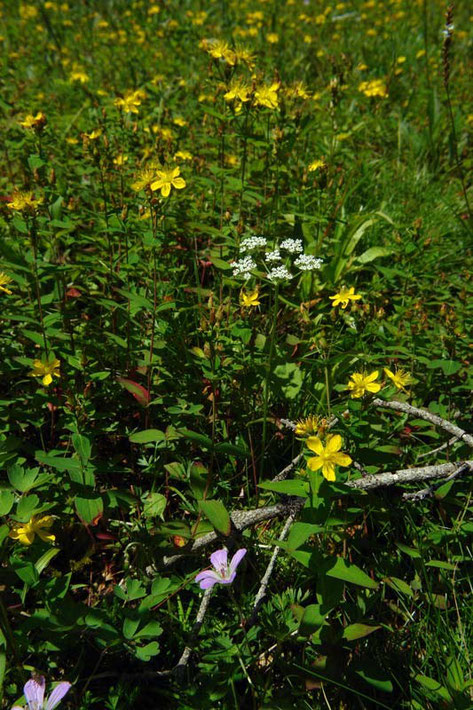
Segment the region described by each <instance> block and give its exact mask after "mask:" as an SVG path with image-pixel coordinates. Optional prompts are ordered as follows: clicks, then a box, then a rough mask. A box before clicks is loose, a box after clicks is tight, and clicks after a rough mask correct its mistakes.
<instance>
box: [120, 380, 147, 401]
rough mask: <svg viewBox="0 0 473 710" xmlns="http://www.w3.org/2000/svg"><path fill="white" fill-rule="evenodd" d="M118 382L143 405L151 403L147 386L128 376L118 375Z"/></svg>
mask: <svg viewBox="0 0 473 710" xmlns="http://www.w3.org/2000/svg"><path fill="white" fill-rule="evenodd" d="M117 382H119V383H120V384H121V385H122V387H124V388H125V389H126V390H127V391H128V392H130V393H131V394H132V395H133V397H134V398H135V399H136V400H137V401H138V402H139V403H140V404H141V406H142V407H146V406H147V405H148V404H149V399H150V396H149V392H148V390H147V389H146V387H143V385H140V384H138V382H134V381H133V380H128V379H127V378H126V377H117Z"/></svg>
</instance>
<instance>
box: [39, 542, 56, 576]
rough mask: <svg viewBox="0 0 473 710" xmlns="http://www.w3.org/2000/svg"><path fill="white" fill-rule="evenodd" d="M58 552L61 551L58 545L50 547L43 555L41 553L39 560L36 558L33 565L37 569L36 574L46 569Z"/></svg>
mask: <svg viewBox="0 0 473 710" xmlns="http://www.w3.org/2000/svg"><path fill="white" fill-rule="evenodd" d="M59 552H61V550H60V549H59V548H58V547H51V548H50V549H49V550H47V551H46V552H45V553H44V555H41V557H40V558H39V560H36V562H35V567H36V569H37V570H38V574H41V572H43V570H45V569H46V567H47V566H48V565H49V563H50V562H51V560H52V559H53V558H54V557H56V555H57V554H59Z"/></svg>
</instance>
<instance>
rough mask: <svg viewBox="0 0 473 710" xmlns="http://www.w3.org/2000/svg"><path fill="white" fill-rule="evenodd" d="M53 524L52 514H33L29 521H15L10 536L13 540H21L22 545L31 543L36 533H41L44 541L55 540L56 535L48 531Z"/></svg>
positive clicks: (40, 535)
mask: <svg viewBox="0 0 473 710" xmlns="http://www.w3.org/2000/svg"><path fill="white" fill-rule="evenodd" d="M52 524H53V517H52V515H33V517H32V518H31V519H30V521H29V523H15V525H14V526H13V528H12V529H11V530H10V532H9V536H10V537H11V538H13V540H18V541H19V542H21V544H22V545H31V543H32V542H33V541H34V538H35V535H39V537H40V538H41V540H43V542H54V540H55V539H56V536H55V535H53V534H52V533H50V532H47V530H49V528H50V527H51V526H52Z"/></svg>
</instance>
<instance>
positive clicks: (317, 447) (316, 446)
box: [305, 436, 324, 456]
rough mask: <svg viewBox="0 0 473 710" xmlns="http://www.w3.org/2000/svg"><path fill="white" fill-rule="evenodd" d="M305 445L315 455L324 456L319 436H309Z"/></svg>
mask: <svg viewBox="0 0 473 710" xmlns="http://www.w3.org/2000/svg"><path fill="white" fill-rule="evenodd" d="M305 443H306V445H307V447H308V448H309V449H310V450H311V451H313V452H314V453H315V454H318V455H319V456H320V455H321V454H323V452H324V447H323V444H322V442H321V441H320V439H319V437H318V436H309V438H308V439H307V441H306V442H305Z"/></svg>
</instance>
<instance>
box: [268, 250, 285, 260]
mask: <svg viewBox="0 0 473 710" xmlns="http://www.w3.org/2000/svg"><path fill="white" fill-rule="evenodd" d="M264 257H265V259H266V261H281V254H280V253H279V249H275V250H274V251H267V252H266V253H265V255H264Z"/></svg>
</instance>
